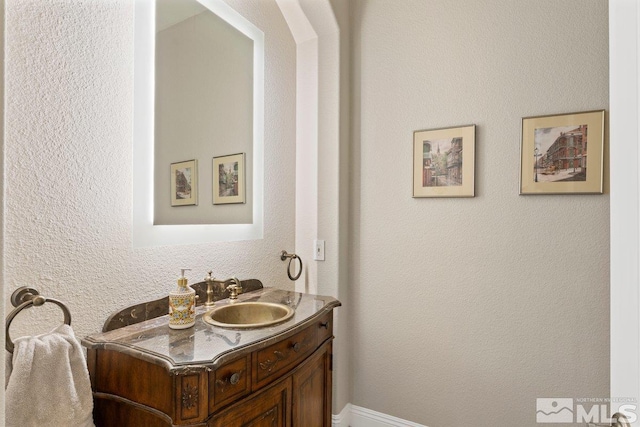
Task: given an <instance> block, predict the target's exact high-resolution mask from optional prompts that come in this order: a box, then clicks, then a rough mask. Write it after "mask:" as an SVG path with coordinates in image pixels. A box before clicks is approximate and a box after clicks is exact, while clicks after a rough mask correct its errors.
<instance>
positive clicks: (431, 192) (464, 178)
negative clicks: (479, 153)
mask: <svg viewBox="0 0 640 427" xmlns="http://www.w3.org/2000/svg"><path fill="white" fill-rule="evenodd" d="M475 139H476V126H475V125H468V126H460V127H452V128H442V129H430V130H420V131H415V132H414V133H413V197H474V195H475V194H474V191H475V190H474V176H475V145H476V141H475Z"/></svg>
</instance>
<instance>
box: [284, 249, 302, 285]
mask: <svg viewBox="0 0 640 427" xmlns="http://www.w3.org/2000/svg"><path fill="white" fill-rule="evenodd" d="M287 258H289V266H288V267H287V276H289V280H292V281H294V282H295V281H296V280H298V279H299V278H300V275H301V274H302V258H300V257H299V256H298V255H296V254H288V253H287V251H282V252H280V259H281V260H282V261H284V260H286V259H287ZM294 259H297V260H298V261H299V262H300V270H299V271H298V274H296V275H295V276H294V275H293V274H291V262H292V261H293V260H294Z"/></svg>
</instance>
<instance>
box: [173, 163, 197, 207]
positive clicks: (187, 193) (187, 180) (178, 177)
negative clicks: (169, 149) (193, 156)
mask: <svg viewBox="0 0 640 427" xmlns="http://www.w3.org/2000/svg"><path fill="white" fill-rule="evenodd" d="M170 176H171V206H193V205H197V204H198V161H197V160H186V161H183V162H177V163H171V175H170Z"/></svg>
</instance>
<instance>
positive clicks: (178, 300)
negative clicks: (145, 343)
mask: <svg viewBox="0 0 640 427" xmlns="http://www.w3.org/2000/svg"><path fill="white" fill-rule="evenodd" d="M180 270H181V271H182V274H181V275H180V278H179V279H178V288H177V289H176V290H175V291H172V292H169V327H170V328H171V329H186V328H190V327H192V326H193V325H195V323H196V291H194V290H193V289H191V288H190V287H189V286H187V278H186V277H184V272H185V271H189V270H191V269H190V268H181V269H180Z"/></svg>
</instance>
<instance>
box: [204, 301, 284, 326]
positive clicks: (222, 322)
mask: <svg viewBox="0 0 640 427" xmlns="http://www.w3.org/2000/svg"><path fill="white" fill-rule="evenodd" d="M294 313H295V311H294V310H293V309H292V308H291V307H289V306H286V305H284V304H277V303H272V302H238V303H234V304H229V305H223V306H220V307H216V308H214V309H213V310H211V311H208V312H207V313H205V315H204V317H203V319H204V321H205V322H207V323H208V324H210V325H213V326H219V327H221V328H233V329H248V328H262V327H265V326H270V325H275V324H276V323H281V322H284V321H286V320H289V319H290V318H291V317H292V316H293V314H294Z"/></svg>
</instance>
